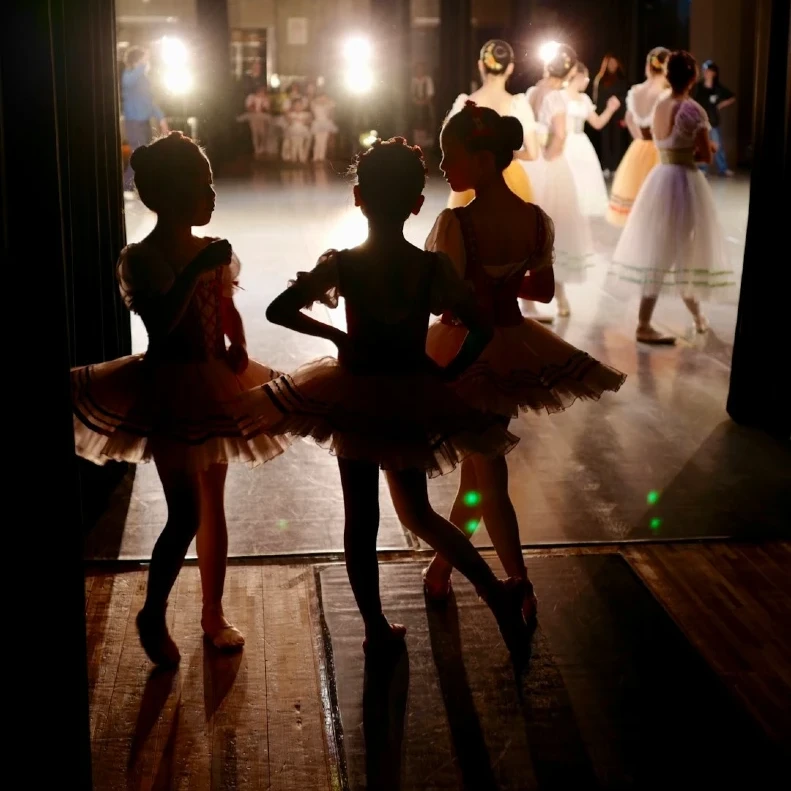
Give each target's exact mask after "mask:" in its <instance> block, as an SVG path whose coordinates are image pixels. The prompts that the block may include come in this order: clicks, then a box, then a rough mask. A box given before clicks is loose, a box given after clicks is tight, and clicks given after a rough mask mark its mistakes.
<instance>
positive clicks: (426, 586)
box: [423, 566, 453, 604]
mask: <svg viewBox="0 0 791 791" xmlns="http://www.w3.org/2000/svg"><path fill="white" fill-rule="evenodd" d="M429 568H430V566H426V568H424V569H423V593H424V594H425V597H426V598H427V599H428V600H429V601H430V602H434V603H436V604H441V603H443V602H446V601H447V600H448V599H449V598H450V595H451V593H452V592H453V585H452V583H451V578H450V577H448V580H447V582H446V583H445V584H444V585H432V584H431V583H430V582H429V581H428V579H427V576H428V572H429Z"/></svg>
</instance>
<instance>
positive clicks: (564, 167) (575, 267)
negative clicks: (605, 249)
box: [526, 86, 594, 283]
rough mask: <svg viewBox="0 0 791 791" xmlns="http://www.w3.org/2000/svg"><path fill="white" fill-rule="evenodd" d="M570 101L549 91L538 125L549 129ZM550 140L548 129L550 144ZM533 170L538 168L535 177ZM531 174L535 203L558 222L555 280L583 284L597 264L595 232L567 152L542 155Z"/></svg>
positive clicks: (556, 92) (528, 95) (555, 222)
mask: <svg viewBox="0 0 791 791" xmlns="http://www.w3.org/2000/svg"><path fill="white" fill-rule="evenodd" d="M535 90H536V88H535V86H534V87H532V88H530V89H529V90H528V91H527V94H526V97H527V99H528V102H529V101H530V98H531V95H532V92H533V91H535ZM567 103H568V102H567V100H566V98H565V95H564V93H563V91H549V92H548V93H547V94H546V95H545V96H544V98H543V100H542V102H541V107H540V108H539V111H538V115H537V117H536V121H537V123H538V124H539V128H540V129H546V130H550V129H551V128H552V119H553V118H554V117H555V116H557V115H559V114H563V115H566V114H567V112H568V110H567ZM548 139H549V132H548V133H547V143H548ZM567 141H568V137H567ZM544 148H546V146H545V147H544ZM534 171H538V172H537V173H536V178H535V180H533V172H534ZM530 173H531V181H532V183H533V188H534V190H535V193H536V201H535V202H536V203H537V204H538V205H539V206H540V207H541V208H542V209H543V210H544V211H545V212H546V213H547V214H548V215H549V216H550V217H551V218H552V221H553V223H554V224H555V279H556V280H557V281H558V282H559V283H582V282H584V281H585V279H586V274H587V270H588V269H589V268H590V267H591V266H593V264H594V247H593V235H592V234H591V229H590V222H589V221H588V218H587V217H586V216H585V215H584V214H583V212H582V208H581V206H580V199H579V195H578V193H577V185H576V183H575V181H574V176H573V174H572V171H571V165H570V164H569V160H568V159H567V158H566V156H565V154H564V155H561V156H559V157H555V159H552V160H548V159H546V157H544V156H543V155H542V157H541V159H540V160H539V161H538V162H537V164H536V165H534V167H533V168H532V169H531V170H530Z"/></svg>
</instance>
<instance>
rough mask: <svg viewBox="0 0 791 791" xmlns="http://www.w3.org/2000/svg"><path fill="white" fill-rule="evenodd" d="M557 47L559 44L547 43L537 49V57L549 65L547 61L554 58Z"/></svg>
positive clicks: (555, 42)
mask: <svg viewBox="0 0 791 791" xmlns="http://www.w3.org/2000/svg"><path fill="white" fill-rule="evenodd" d="M559 47H560V42H558V41H547V42H546V43H544V44H542V45H541V46H540V47H539V48H538V57H539V58H541V60H542V61H543V62H544V63H549V61H551V60H552V58H554V57H555V55H556V53H557V51H558V48H559Z"/></svg>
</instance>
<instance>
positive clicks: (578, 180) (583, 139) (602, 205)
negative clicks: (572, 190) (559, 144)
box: [563, 132, 609, 217]
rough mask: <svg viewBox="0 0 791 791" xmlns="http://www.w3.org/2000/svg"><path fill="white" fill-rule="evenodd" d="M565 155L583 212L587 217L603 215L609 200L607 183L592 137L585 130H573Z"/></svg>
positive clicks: (567, 139) (567, 142) (565, 147)
mask: <svg viewBox="0 0 791 791" xmlns="http://www.w3.org/2000/svg"><path fill="white" fill-rule="evenodd" d="M563 155H564V156H565V157H566V159H567V160H568V162H569V166H570V167H571V175H572V176H573V177H574V184H575V185H576V187H577V197H578V198H579V202H580V209H581V210H582V213H583V214H584V215H586V216H587V217H603V216H604V213H605V212H606V211H607V202H608V200H609V199H608V196H607V185H606V184H605V183H604V176H603V175H602V171H601V163H600V162H599V157H598V156H596V149H595V148H594V147H593V143H591V141H590V138H589V137H588V136H587V135H586V134H585V133H584V132H573V133H572V134H570V135H569V136H568V137H567V138H566V144H565V146H564V147H563Z"/></svg>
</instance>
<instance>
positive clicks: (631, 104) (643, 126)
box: [626, 85, 670, 140]
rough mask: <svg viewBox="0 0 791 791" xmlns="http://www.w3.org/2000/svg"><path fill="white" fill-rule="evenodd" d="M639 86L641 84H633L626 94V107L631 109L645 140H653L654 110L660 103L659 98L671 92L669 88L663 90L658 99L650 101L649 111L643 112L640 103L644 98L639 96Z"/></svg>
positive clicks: (630, 111)
mask: <svg viewBox="0 0 791 791" xmlns="http://www.w3.org/2000/svg"><path fill="white" fill-rule="evenodd" d="M639 87H640V86H639V85H633V86H632V87H631V88H630V89H629V92H628V93H627V94H626V109H627V110H628V111H629V113H631V115H632V119H633V120H634V122H635V124H637V127H638V128H639V130H640V135H641V136H642V138H643V140H651V139H652V138H653V132H652V130H651V125H652V124H653V122H654V110H655V109H656V105H657V104H658V103H659V100H660V99H663V98H665V97H666V96H668V95H669V94H670V90H669V89H668V90H665V91H662V92H661V93H660V94H659V95H658V96H657V97H656V99H654V101H653V103H651V102H648V112H646V113H641V112H640V109H639V107H638V104H639V103H640V99H642V97H638V96H637V88H639Z"/></svg>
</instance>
